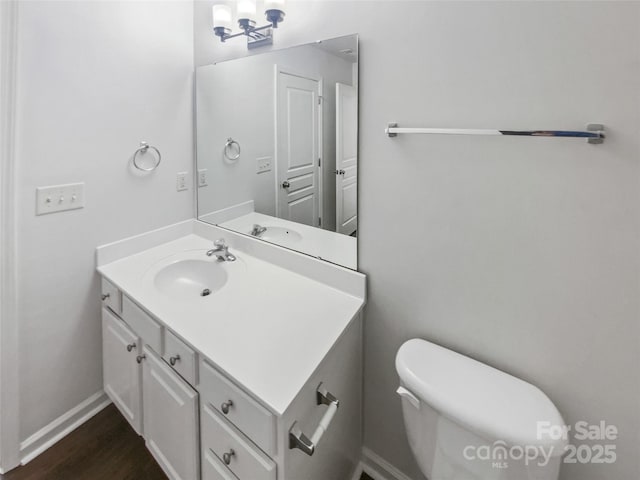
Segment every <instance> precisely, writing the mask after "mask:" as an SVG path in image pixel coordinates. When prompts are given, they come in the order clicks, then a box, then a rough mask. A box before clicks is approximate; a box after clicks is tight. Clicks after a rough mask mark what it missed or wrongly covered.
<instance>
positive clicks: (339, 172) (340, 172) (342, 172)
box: [336, 170, 347, 175]
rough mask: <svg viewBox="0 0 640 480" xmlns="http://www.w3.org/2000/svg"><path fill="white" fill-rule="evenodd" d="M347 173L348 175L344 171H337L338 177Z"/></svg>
mask: <svg viewBox="0 0 640 480" xmlns="http://www.w3.org/2000/svg"><path fill="white" fill-rule="evenodd" d="M345 173H347V172H346V171H344V170H336V175H344V174H345Z"/></svg>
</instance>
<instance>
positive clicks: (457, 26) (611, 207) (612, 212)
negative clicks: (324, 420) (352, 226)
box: [195, 1, 640, 480]
mask: <svg viewBox="0 0 640 480" xmlns="http://www.w3.org/2000/svg"><path fill="white" fill-rule="evenodd" d="M210 6H211V2H209V1H207V2H205V1H202V2H196V9H195V29H196V30H195V36H196V64H198V65H202V64H208V63H210V62H212V61H217V60H222V59H225V58H231V57H234V56H240V55H244V54H246V46H245V45H244V44H243V42H242V41H235V42H228V43H227V44H225V45H220V44H219V42H218V41H217V40H216V39H215V38H214V37H213V35H212V33H211V31H210V25H209V22H210ZM639 20H640V4H639V3H637V2H485V1H477V2H400V1H373V2H366V1H340V2H332V1H306V2H290V7H289V8H288V13H287V17H286V21H285V22H284V23H283V24H282V25H281V28H279V29H278V31H277V32H276V47H278V48H279V47H283V46H287V45H294V44H300V43H305V42H308V41H310V40H315V39H318V38H328V37H332V36H338V35H345V34H350V33H360V35H361V37H360V39H361V57H360V60H361V64H360V92H361V96H360V113H361V116H360V134H361V137H360V146H361V157H360V165H361V167H360V168H361V170H360V172H361V176H360V193H361V195H360V225H359V229H358V234H359V235H358V236H359V240H360V242H359V244H360V266H361V269H362V270H363V271H364V272H366V273H367V274H369V275H370V277H369V305H368V307H367V311H366V320H365V364H366V366H365V377H366V379H365V382H366V387H365V443H366V446H367V447H369V448H371V449H372V450H373V451H374V452H376V453H378V454H379V455H381V456H382V457H384V458H385V459H386V460H388V461H390V462H391V463H392V464H394V465H396V466H397V467H398V468H400V469H401V470H403V471H405V472H406V473H407V474H409V475H411V477H412V478H415V479H418V478H420V476H419V474H418V471H417V467H416V466H415V463H414V461H413V459H412V455H411V453H410V452H409V449H408V445H407V443H406V441H405V440H404V438H405V437H404V429H403V425H402V416H401V411H400V402H399V400H398V399H397V398H396V395H395V394H394V390H395V388H396V386H397V377H396V373H395V369H394V355H395V352H396V350H397V348H398V347H399V346H400V344H401V343H402V342H403V341H404V340H406V339H408V338H411V337H416V336H418V337H424V338H427V339H430V340H433V341H436V342H438V343H441V344H443V345H446V346H448V347H451V348H454V349H456V350H458V351H461V352H463V353H466V354H469V355H471V356H473V357H475V358H477V359H479V360H482V361H485V362H487V363H489V364H491V365H494V366H496V367H499V368H502V369H504V370H506V371H508V372H510V373H512V374H515V375H517V376H519V377H522V378H524V379H526V380H528V381H530V382H532V383H534V384H536V385H538V386H539V387H540V388H542V389H543V390H544V391H545V392H546V393H547V394H548V395H549V396H550V397H551V399H552V400H553V401H554V402H555V403H556V404H557V405H558V407H559V408H560V410H561V411H562V413H563V415H564V417H565V420H566V421H567V422H570V423H573V422H576V421H577V420H587V421H589V422H597V421H600V420H606V421H607V422H609V423H613V424H615V425H617V427H618V428H619V430H620V438H619V440H618V441H617V442H616V444H617V454H618V459H617V462H616V463H615V464H613V465H567V466H565V467H563V472H562V479H563V480H601V479H603V478H607V479H609V480H629V479H632V478H638V477H639V476H640V466H639V460H638V455H637V454H638V433H637V432H638V431H639V430H640V410H639V409H638V405H639V404H640V384H639V378H640V377H639V376H638V374H637V371H636V370H637V366H638V364H639V361H640V352H639V347H640V345H639V342H638V338H639V336H640V330H639V329H640V322H639V318H640V305H639V297H638V290H639V287H640V281H639V280H640V279H639V272H640V251H639V249H638V240H639V233H640V222H639V219H640V189H639V188H638V187H639V186H640V185H639V182H638V179H639V173H640V172H639V167H638V158H639V155H638V154H639V153H640V137H639V136H638V131H640V110H639V109H638V106H639V94H638V85H640V61H639V59H640V29H639V28H638V25H639V24H640V23H639ZM391 121H397V122H400V124H401V125H407V126H434V127H478V128H483V127H486V128H499V127H502V128H513V129H518V128H558V129H562V128H575V129H579V128H582V127H583V126H584V125H585V124H586V123H587V122H602V123H605V124H606V126H607V128H608V129H609V137H608V139H607V141H606V143H605V144H604V145H601V146H591V145H587V144H586V143H585V142H583V141H581V140H569V139H564V140H563V139H535V138H514V137H509V138H504V137H503V138H500V137H496V138H493V137H486V138H477V137H476V138H471V137H447V138H444V137H428V138H427V137H417V136H416V137H398V138H396V139H389V138H387V137H386V136H385V135H384V133H383V129H384V127H385V125H386V123H387V122H391Z"/></svg>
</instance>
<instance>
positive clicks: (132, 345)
mask: <svg viewBox="0 0 640 480" xmlns="http://www.w3.org/2000/svg"><path fill="white" fill-rule="evenodd" d="M134 348H136V344H135V343H130V344H129V345H127V352H130V351H131V350H133V349H134Z"/></svg>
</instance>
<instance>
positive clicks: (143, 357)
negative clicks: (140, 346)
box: [136, 354, 147, 363]
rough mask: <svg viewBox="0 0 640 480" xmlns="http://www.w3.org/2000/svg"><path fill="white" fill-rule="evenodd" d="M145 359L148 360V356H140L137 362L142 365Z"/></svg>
mask: <svg viewBox="0 0 640 480" xmlns="http://www.w3.org/2000/svg"><path fill="white" fill-rule="evenodd" d="M145 358H147V356H146V355H144V354H143V355H138V356H137V357H136V362H138V363H142V361H143V360H144V359H145Z"/></svg>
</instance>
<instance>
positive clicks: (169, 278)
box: [154, 259, 229, 300]
mask: <svg viewBox="0 0 640 480" xmlns="http://www.w3.org/2000/svg"><path fill="white" fill-rule="evenodd" d="M228 279H229V275H228V274H227V271H226V270H225V268H224V267H223V263H222V262H216V261H207V260H198V259H188V260H180V261H178V262H175V263H171V264H169V265H167V266H166V267H163V268H162V269H160V270H159V271H158V272H157V273H156V274H155V276H154V283H155V286H156V288H157V289H158V290H159V291H160V292H161V293H162V294H164V295H168V296H171V297H174V298H179V299H185V300H193V299H196V298H198V297H207V296H209V295H210V294H212V293H215V292H216V291H217V290H220V289H221V288H222V287H224V285H225V284H226V283H227V280H228Z"/></svg>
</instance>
